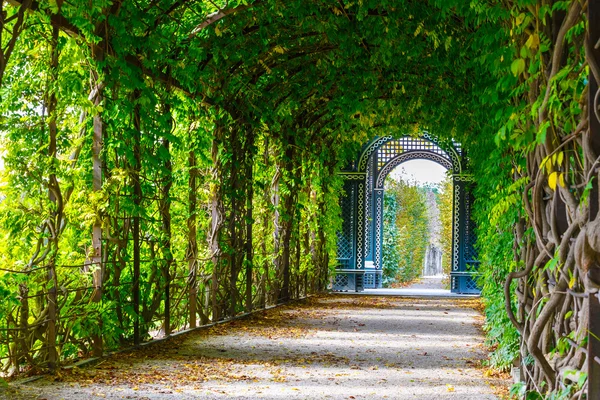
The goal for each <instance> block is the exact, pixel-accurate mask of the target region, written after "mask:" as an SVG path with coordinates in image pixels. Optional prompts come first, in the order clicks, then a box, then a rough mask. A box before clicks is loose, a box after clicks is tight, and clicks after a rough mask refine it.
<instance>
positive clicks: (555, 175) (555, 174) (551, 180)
mask: <svg viewBox="0 0 600 400" xmlns="http://www.w3.org/2000/svg"><path fill="white" fill-rule="evenodd" d="M557 180H558V172H556V171H554V172H552V173H551V174H550V175H549V176H548V186H550V189H552V190H556V182H557Z"/></svg>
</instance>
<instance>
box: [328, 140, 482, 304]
mask: <svg viewBox="0 0 600 400" xmlns="http://www.w3.org/2000/svg"><path fill="white" fill-rule="evenodd" d="M417 159H421V160H431V161H433V162H436V163H438V164H440V165H441V166H443V167H445V168H446V169H448V170H449V171H451V172H452V178H453V191H454V196H453V198H454V200H453V218H452V257H451V259H452V266H451V272H450V290H451V291H452V292H453V293H470V294H474V293H479V291H480V290H479V288H478V287H477V284H476V283H475V280H474V274H475V273H476V272H477V269H478V267H479V261H478V257H477V251H476V249H475V241H476V237H475V229H474V228H475V226H474V224H473V221H472V220H471V205H472V203H473V194H472V193H473V179H472V176H471V175H469V174H468V172H467V171H465V166H466V157H465V155H464V154H463V152H462V149H461V146H460V144H459V143H456V142H454V141H452V140H448V141H441V140H438V139H436V138H434V137H432V136H430V135H429V134H428V133H424V134H422V135H421V136H419V137H412V136H404V137H401V138H398V139H394V138H393V137H392V136H384V137H377V138H375V139H373V140H372V141H371V142H369V143H368V144H366V145H365V146H363V149H362V151H361V153H360V155H359V157H358V158H357V159H356V160H355V161H354V162H353V163H352V164H351V165H349V166H348V167H347V168H346V169H345V170H343V171H341V172H340V173H339V174H340V176H341V177H342V178H344V192H345V194H344V195H343V196H342V197H341V198H340V206H341V209H342V219H343V223H342V229H341V231H340V232H338V254H337V257H338V258H337V260H338V268H337V270H336V275H335V278H334V281H333V290H335V291H356V292H360V291H362V290H364V289H373V288H381V287H382V279H381V277H382V271H383V269H382V251H383V193H384V182H385V178H386V177H387V176H388V175H389V173H390V172H391V171H392V170H393V169H394V168H396V167H397V166H398V165H400V164H402V163H404V162H406V161H409V160H417Z"/></svg>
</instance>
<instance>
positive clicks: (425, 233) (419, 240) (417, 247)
mask: <svg viewBox="0 0 600 400" xmlns="http://www.w3.org/2000/svg"><path fill="white" fill-rule="evenodd" d="M384 204H385V206H386V210H385V211H384V227H383V230H384V233H383V241H384V243H383V245H384V248H383V282H384V284H385V285H390V284H393V283H403V282H409V281H411V280H413V279H415V278H417V277H418V276H419V275H420V273H421V271H422V268H423V259H424V257H425V251H426V249H427V244H428V243H429V216H428V213H427V203H426V189H424V188H421V187H418V186H417V185H416V184H415V183H412V182H406V181H404V180H402V179H400V180H391V179H390V180H388V181H387V182H386V191H385V197H384Z"/></svg>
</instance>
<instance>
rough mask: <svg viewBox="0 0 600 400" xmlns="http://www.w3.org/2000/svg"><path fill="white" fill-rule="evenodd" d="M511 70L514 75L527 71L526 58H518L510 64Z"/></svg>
mask: <svg viewBox="0 0 600 400" xmlns="http://www.w3.org/2000/svg"><path fill="white" fill-rule="evenodd" d="M510 70H511V71H512V73H513V75H514V76H519V75H521V74H522V73H523V71H525V60H524V59H522V58H517V59H516V60H515V61H513V62H512V64H511V65H510Z"/></svg>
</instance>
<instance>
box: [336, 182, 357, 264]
mask: <svg viewBox="0 0 600 400" xmlns="http://www.w3.org/2000/svg"><path fill="white" fill-rule="evenodd" d="M345 189H346V194H345V195H344V196H343V197H342V199H341V208H342V219H343V222H342V230H341V231H340V232H338V240H337V249H338V251H337V256H338V258H341V259H348V258H352V256H353V255H354V209H355V207H356V204H355V203H356V202H355V201H354V197H355V188H354V185H353V184H352V183H351V182H350V183H347V184H346V185H345Z"/></svg>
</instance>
